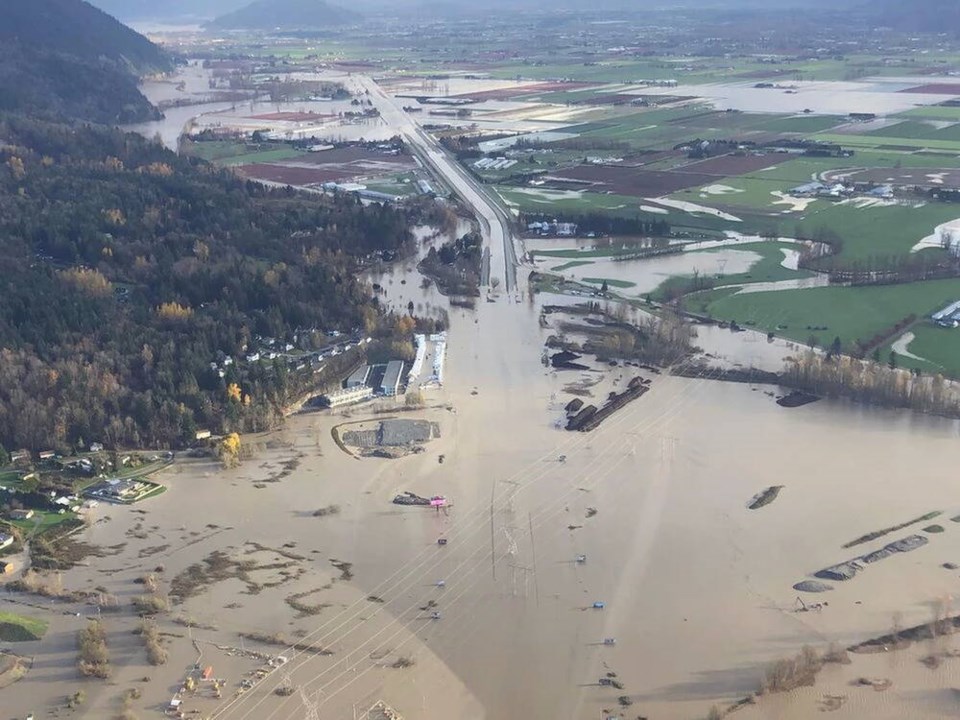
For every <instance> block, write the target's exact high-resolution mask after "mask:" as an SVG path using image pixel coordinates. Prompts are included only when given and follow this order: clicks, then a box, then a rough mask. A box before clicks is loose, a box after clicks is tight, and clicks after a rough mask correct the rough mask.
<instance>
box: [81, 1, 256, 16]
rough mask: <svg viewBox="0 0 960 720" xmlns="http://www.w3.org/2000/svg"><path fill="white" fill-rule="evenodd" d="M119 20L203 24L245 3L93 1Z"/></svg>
mask: <svg viewBox="0 0 960 720" xmlns="http://www.w3.org/2000/svg"><path fill="white" fill-rule="evenodd" d="M91 3H92V4H93V5H96V6H97V7H98V8H100V9H101V10H103V11H104V12H107V13H110V14H111V15H113V16H114V17H115V18H118V19H120V20H168V21H185V20H193V21H202V20H210V19H212V18H215V17H218V16H220V15H223V14H224V13H228V12H230V11H232V10H236V9H237V8H240V7H242V6H243V5H245V4H246V0H91Z"/></svg>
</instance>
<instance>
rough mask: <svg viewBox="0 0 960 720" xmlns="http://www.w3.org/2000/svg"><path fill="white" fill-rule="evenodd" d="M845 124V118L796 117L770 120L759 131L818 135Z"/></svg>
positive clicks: (826, 116) (833, 116)
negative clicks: (817, 133)
mask: <svg viewBox="0 0 960 720" xmlns="http://www.w3.org/2000/svg"><path fill="white" fill-rule="evenodd" d="M844 122H847V120H846V119H845V118H842V117H838V116H835V115H796V116H793V117H781V118H777V119H775V120H770V121H768V122H765V123H763V124H761V125H759V126H757V128H756V129H757V130H765V131H767V132H782V133H816V132H823V131H825V130H829V129H830V128H833V127H836V126H837V125H840V124H842V123H844Z"/></svg>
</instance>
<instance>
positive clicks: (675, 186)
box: [551, 165, 714, 197]
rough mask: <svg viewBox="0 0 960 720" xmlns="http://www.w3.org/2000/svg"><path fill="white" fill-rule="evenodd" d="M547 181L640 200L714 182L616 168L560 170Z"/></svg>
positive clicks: (689, 174)
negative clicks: (572, 183)
mask: <svg viewBox="0 0 960 720" xmlns="http://www.w3.org/2000/svg"><path fill="white" fill-rule="evenodd" d="M551 177H556V178H562V179H564V180H574V181H578V182H580V183H589V185H590V187H589V190H590V191H591V192H612V193H616V194H617V195H636V196H642V197H653V196H656V195H667V194H669V193H674V192H677V191H678V190H685V189H686V188H691V187H699V186H700V185H706V184H708V183H710V182H711V181H712V180H714V176H712V175H703V174H699V173H695V172H673V171H665V170H640V169H637V168H632V167H623V166H617V165H580V166H578V167H574V168H568V169H566V170H560V171H558V172H556V173H553V174H552V175H551ZM560 185H562V184H560Z"/></svg>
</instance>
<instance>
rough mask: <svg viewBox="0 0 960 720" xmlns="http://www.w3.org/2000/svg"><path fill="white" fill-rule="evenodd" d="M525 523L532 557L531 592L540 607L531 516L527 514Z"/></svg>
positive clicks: (535, 548)
mask: <svg viewBox="0 0 960 720" xmlns="http://www.w3.org/2000/svg"><path fill="white" fill-rule="evenodd" d="M527 522H528V523H529V524H530V550H531V552H532V555H533V592H534V595H535V596H536V598H537V607H540V581H539V580H537V545H536V543H535V542H534V540H533V515H532V514H531V513H529V512H528V513H527Z"/></svg>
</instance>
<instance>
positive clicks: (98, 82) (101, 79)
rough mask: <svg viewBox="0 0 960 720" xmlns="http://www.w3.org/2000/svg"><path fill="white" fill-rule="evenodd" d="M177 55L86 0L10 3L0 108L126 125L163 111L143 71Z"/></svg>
mask: <svg viewBox="0 0 960 720" xmlns="http://www.w3.org/2000/svg"><path fill="white" fill-rule="evenodd" d="M172 68H173V60H172V59H171V58H170V56H169V55H167V54H166V53H165V52H163V51H162V50H161V49H160V48H158V47H157V46H156V45H154V44H153V43H151V42H150V41H149V40H147V39H146V38H145V37H143V36H142V35H139V34H138V33H136V32H134V31H133V30H131V29H130V28H128V27H126V26H125V25H122V24H120V23H119V22H118V21H116V20H115V19H113V18H112V17H110V16H109V15H107V14H106V13H104V12H102V11H101V10H98V9H97V8H95V7H93V6H92V5H90V4H88V3H86V2H83V0H5V2H4V5H3V8H2V20H0V110H11V111H20V112H25V113H27V114H32V115H43V116H48V117H55V116H61V117H67V118H77V119H82V120H91V121H94V122H99V123H124V122H136V121H140V120H146V119H150V118H153V117H157V116H158V112H157V110H156V108H154V107H153V106H152V105H151V104H150V103H149V102H148V101H147V99H146V98H145V97H144V96H143V94H142V93H141V92H140V90H139V88H138V87H137V83H138V80H137V75H143V74H148V73H153V72H160V71H166V70H171V69H172Z"/></svg>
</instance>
